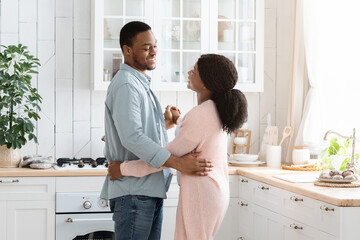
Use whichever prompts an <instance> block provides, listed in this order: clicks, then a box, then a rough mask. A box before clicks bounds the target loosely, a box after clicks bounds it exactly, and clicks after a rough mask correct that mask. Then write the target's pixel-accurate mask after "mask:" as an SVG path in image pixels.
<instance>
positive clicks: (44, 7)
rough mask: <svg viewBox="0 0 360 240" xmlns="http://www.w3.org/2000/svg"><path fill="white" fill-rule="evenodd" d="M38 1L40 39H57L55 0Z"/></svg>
mask: <svg viewBox="0 0 360 240" xmlns="http://www.w3.org/2000/svg"><path fill="white" fill-rule="evenodd" d="M37 2H38V16H37V17H38V22H37V23H38V40H50V41H54V40H55V0H37Z"/></svg>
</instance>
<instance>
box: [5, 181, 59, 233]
mask: <svg viewBox="0 0 360 240" xmlns="http://www.w3.org/2000/svg"><path fill="white" fill-rule="evenodd" d="M0 210H1V213H2V214H1V216H0V223H1V227H0V230H1V231H0V239H6V240H22V239H30V240H32V239H34V240H35V239H36V240H39V239H44V240H51V239H55V178H52V177H23V178H8V177H6V178H0Z"/></svg>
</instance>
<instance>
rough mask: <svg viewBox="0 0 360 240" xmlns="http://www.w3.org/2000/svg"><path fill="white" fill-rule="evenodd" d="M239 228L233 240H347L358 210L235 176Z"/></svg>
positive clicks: (354, 225) (354, 233) (352, 231)
mask: <svg viewBox="0 0 360 240" xmlns="http://www.w3.org/2000/svg"><path fill="white" fill-rule="evenodd" d="M238 194H239V198H238V201H239V205H238V209H237V210H235V209H234V208H233V209H232V210H231V211H237V213H238V214H239V215H240V216H239V217H238V219H239V223H240V226H239V225H238V224H235V223H233V224H232V226H231V227H228V229H231V228H239V235H238V238H233V239H255V240H262V239H283V240H288V239H292V240H293V239H299V240H303V239H309V240H310V239H313V240H325V239H331V240H335V239H337V240H348V239H352V238H353V236H355V235H356V234H357V229H358V218H359V215H360V208H359V207H339V206H335V205H332V204H329V203H326V202H323V201H320V200H316V199H313V198H309V197H306V196H303V195H301V194H296V193H293V192H290V191H287V190H284V189H281V188H278V187H275V186H272V185H269V184H267V183H263V182H260V181H256V180H253V179H250V178H246V177H243V176H239V191H238Z"/></svg>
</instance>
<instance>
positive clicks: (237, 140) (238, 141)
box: [234, 137, 247, 145]
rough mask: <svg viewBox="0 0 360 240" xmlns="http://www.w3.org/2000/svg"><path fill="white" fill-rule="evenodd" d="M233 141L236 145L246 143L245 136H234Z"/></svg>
mask: <svg viewBox="0 0 360 240" xmlns="http://www.w3.org/2000/svg"><path fill="white" fill-rule="evenodd" d="M234 143H235V144H236V145H245V144H246V143H247V137H236V138H234Z"/></svg>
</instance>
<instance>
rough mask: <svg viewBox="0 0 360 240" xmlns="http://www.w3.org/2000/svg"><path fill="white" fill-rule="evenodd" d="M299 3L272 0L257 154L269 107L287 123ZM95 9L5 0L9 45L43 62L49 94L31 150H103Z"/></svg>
mask: <svg viewBox="0 0 360 240" xmlns="http://www.w3.org/2000/svg"><path fill="white" fill-rule="evenodd" d="M293 2H294V0H265V7H266V9H265V21H266V23H265V87H264V89H265V90H264V92H263V93H246V96H247V98H248V102H249V120H248V124H249V128H250V129H251V130H252V141H251V142H252V143H251V152H252V153H257V152H258V151H259V145H260V143H259V139H261V138H262V135H263V132H264V129H265V127H266V115H267V113H268V112H269V113H271V116H272V124H276V125H278V126H280V127H281V128H280V129H282V127H283V126H284V125H285V124H286V120H287V107H288V106H287V102H288V88H289V76H290V60H291V58H290V57H291V36H292V25H291V23H292V11H293ZM90 15H91V9H90V0H57V1H56V0H2V1H1V19H0V24H1V26H0V42H1V44H4V45H8V44H17V43H19V42H21V43H23V44H25V45H27V46H29V50H30V52H31V53H32V54H33V55H35V56H37V57H38V58H39V59H40V61H41V67H40V68H39V74H38V75H37V76H34V78H33V84H34V85H35V86H37V87H38V90H39V94H40V95H41V96H42V97H43V103H42V105H41V106H42V111H41V112H40V116H41V120H40V121H38V123H37V136H38V139H39V145H36V144H34V143H32V142H31V143H29V144H27V145H26V146H25V147H24V148H23V150H22V151H23V154H24V155H26V154H34V153H38V154H42V155H51V156H54V157H55V158H59V157H89V156H91V157H93V158H96V157H99V156H102V149H103V143H102V142H101V141H100V138H101V137H102V136H103V135H104V123H103V116H104V100H105V95H106V93H105V92H99V91H92V90H91V87H90V75H91V69H90V31H91V25H90V22H91V21H90ZM156 94H157V96H158V97H159V99H160V102H161V104H162V106H163V107H165V106H166V105H167V104H173V105H176V106H178V107H179V108H180V109H181V110H182V112H183V113H185V112H187V111H188V110H189V109H191V108H192V107H193V106H194V105H195V104H196V98H195V95H194V94H193V93H191V92H156ZM171 134H172V133H170V135H171Z"/></svg>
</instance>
